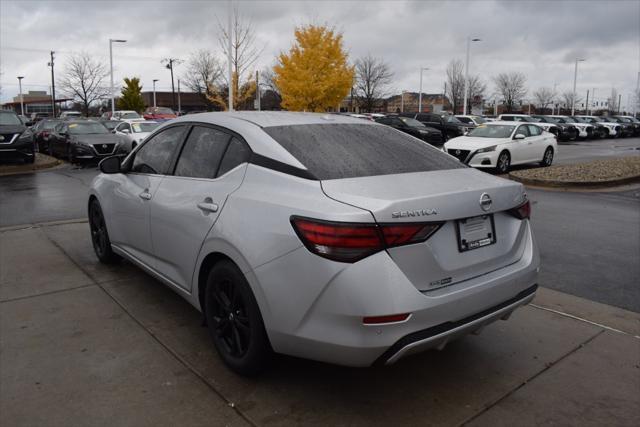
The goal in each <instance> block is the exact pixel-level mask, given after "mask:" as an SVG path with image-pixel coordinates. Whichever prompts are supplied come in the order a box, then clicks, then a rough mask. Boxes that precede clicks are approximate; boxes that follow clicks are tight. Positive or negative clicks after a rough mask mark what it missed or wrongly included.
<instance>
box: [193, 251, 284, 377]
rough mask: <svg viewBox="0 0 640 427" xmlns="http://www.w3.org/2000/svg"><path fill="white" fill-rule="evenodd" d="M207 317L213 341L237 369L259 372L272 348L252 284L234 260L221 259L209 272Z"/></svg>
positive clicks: (250, 374) (219, 352) (262, 368)
mask: <svg viewBox="0 0 640 427" xmlns="http://www.w3.org/2000/svg"><path fill="white" fill-rule="evenodd" d="M205 298H206V299H205V307H204V308H205V317H206V320H207V325H208V327H209V334H210V336H211V340H212V341H213V345H214V346H215V348H216V350H217V351H218V354H219V355H220V357H221V358H222V360H223V361H224V363H225V364H226V365H227V366H228V367H229V368H230V369H231V370H233V371H234V372H236V373H238V374H240V375H244V376H253V375H257V374H259V373H260V372H262V371H263V370H264V368H265V367H266V366H267V364H268V362H269V361H270V358H271V355H272V350H271V345H270V344H269V338H268V337H267V333H266V331H265V328H264V323H263V320H262V315H261V314H260V309H259V307H258V303H257V302H256V299H255V297H254V295H253V292H252V291H251V287H250V286H249V283H247V280H246V279H245V277H244V275H243V274H242V272H241V271H240V269H238V267H237V266H236V265H235V264H234V263H232V262H231V261H220V262H218V263H217V264H216V265H215V266H214V267H213V268H212V269H211V271H210V272H209V276H208V278H207V288H206V292H205Z"/></svg>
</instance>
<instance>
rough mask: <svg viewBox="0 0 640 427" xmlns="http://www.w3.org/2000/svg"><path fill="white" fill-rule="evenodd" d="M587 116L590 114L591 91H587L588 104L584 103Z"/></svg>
mask: <svg viewBox="0 0 640 427" xmlns="http://www.w3.org/2000/svg"><path fill="white" fill-rule="evenodd" d="M584 111H585V114H587V115H588V114H589V89H587V102H585V103H584Z"/></svg>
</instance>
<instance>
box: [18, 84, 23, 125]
mask: <svg viewBox="0 0 640 427" xmlns="http://www.w3.org/2000/svg"><path fill="white" fill-rule="evenodd" d="M22 79H24V76H18V86H20V114H21V115H23V116H24V98H23V97H22Z"/></svg>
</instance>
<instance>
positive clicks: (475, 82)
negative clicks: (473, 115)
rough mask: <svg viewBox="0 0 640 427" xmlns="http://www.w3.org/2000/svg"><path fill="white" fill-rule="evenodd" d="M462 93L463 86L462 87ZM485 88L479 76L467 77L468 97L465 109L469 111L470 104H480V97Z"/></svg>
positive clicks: (481, 97) (482, 95)
mask: <svg viewBox="0 0 640 427" xmlns="http://www.w3.org/2000/svg"><path fill="white" fill-rule="evenodd" d="M462 90H463V94H464V87H463V89H462ZM486 90H487V85H486V84H484V83H483V82H482V80H480V76H470V77H469V97H468V98H467V111H469V112H470V111H471V106H472V105H480V104H482V99H483V98H484V94H485V92H486Z"/></svg>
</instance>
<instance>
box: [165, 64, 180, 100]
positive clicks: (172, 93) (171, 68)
mask: <svg viewBox="0 0 640 427" xmlns="http://www.w3.org/2000/svg"><path fill="white" fill-rule="evenodd" d="M179 61H180V60H179V59H176V58H165V59H163V60H162V62H164V63H165V64H166V65H165V67H166V68H168V69H169V70H170V71H171V108H173V110H174V111H175V110H176V87H175V85H174V84H173V64H178V63H179Z"/></svg>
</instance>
